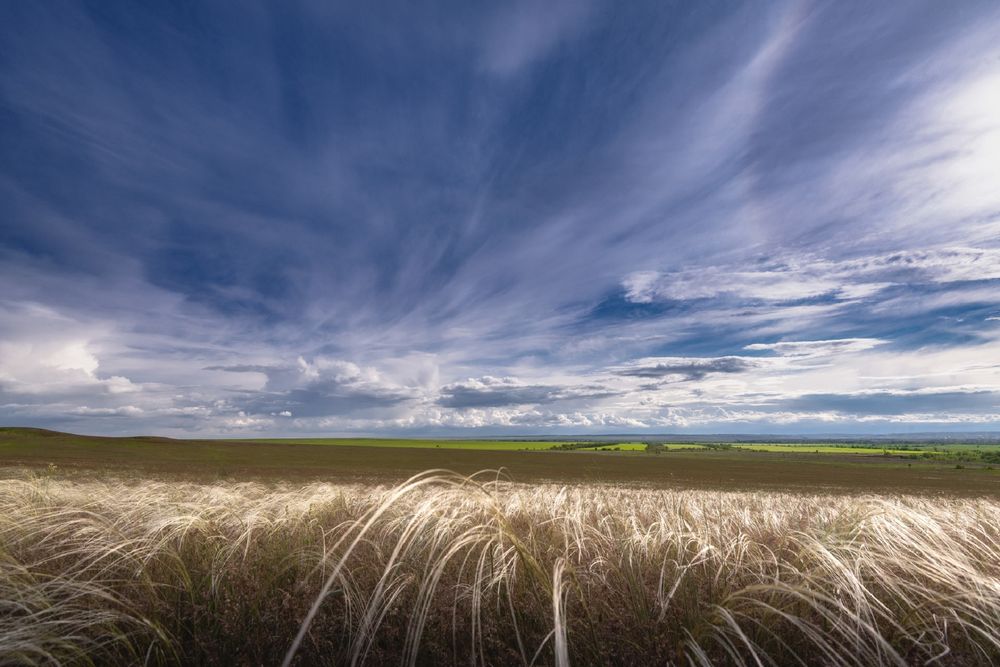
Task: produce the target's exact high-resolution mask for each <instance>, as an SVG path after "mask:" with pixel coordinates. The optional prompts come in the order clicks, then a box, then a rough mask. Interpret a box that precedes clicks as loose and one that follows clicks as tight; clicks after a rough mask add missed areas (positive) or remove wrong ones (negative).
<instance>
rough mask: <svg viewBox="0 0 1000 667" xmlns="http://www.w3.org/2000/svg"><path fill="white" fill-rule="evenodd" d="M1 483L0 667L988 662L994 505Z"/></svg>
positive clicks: (999, 520)
mask: <svg viewBox="0 0 1000 667" xmlns="http://www.w3.org/2000/svg"><path fill="white" fill-rule="evenodd" d="M495 480H496V477H495V475H493V476H486V475H483V476H480V477H479V478H477V479H475V480H473V479H468V478H463V477H459V476H456V475H451V474H448V473H436V474H427V475H422V476H419V477H417V478H414V479H412V480H410V481H409V482H408V483H406V484H403V485H400V486H398V487H374V486H364V485H340V486H334V485H326V484H310V485H307V486H282V485H259V484H236V483H227V484H217V485H199V484H190V483H166V482H156V481H143V480H131V481H130V480H110V479H109V480H104V481H86V480H76V481H71V480H62V479H55V478H53V479H46V478H25V479H9V480H2V481H0V664H7V663H13V664H20V663H40V664H49V663H54V662H65V661H70V662H84V663H86V662H88V661H89V662H92V663H94V664H109V663H111V664H133V663H137V662H149V663H154V664H174V663H184V664H191V663H200V664H279V663H281V662H282V661H285V662H286V663H288V664H349V663H366V664H383V663H390V664H396V663H400V662H403V663H406V664H418V663H419V664H442V663H444V664H449V663H462V664H468V663H475V664H512V663H513V664H532V663H534V664H568V663H571V662H572V663H576V664H630V663H631V664H662V663H678V664H695V665H698V664H712V663H721V664H747V665H758V664H760V665H786V664H823V665H829V664H834V665H859V666H860V665H876V664H896V665H907V664H923V663H926V662H934V661H935V660H940V661H943V662H946V663H951V664H991V663H994V662H997V661H998V660H1000V628H998V623H997V619H998V618H1000V502H997V501H995V500H986V499H980V500H976V499H963V500H959V499H945V498H930V497H913V496H897V497H877V496H820V495H815V496H811V495H796V494H784V493H729V492H706V491H657V490H648V489H644V490H638V489H629V488H614V487H607V486H579V487H558V486H519V485H513V484H509V483H505V482H497V481H495Z"/></svg>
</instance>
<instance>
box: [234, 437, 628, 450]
mask: <svg viewBox="0 0 1000 667" xmlns="http://www.w3.org/2000/svg"><path fill="white" fill-rule="evenodd" d="M234 442H260V443H265V444H286V445H331V446H340V447H391V448H395V449H474V450H482V451H498V452H519V451H542V450H546V449H555V448H557V447H558V446H559V445H560V444H561V443H560V442H557V441H552V440H442V439H438V440H434V439H425V438H406V439H391V438H254V439H251V440H246V439H244V440H237V441H234ZM572 444H574V445H577V446H579V447H582V448H587V449H594V450H606V451H645V449H646V445H645V444H643V443H638V442H622V443H619V442H616V443H601V442H587V443H572Z"/></svg>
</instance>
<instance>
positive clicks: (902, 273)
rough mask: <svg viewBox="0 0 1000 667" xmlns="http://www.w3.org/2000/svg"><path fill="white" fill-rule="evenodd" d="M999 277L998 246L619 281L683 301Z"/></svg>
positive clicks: (801, 260) (652, 297) (640, 293)
mask: <svg viewBox="0 0 1000 667" xmlns="http://www.w3.org/2000/svg"><path fill="white" fill-rule="evenodd" d="M991 280H1000V248H955V247H944V248H933V249H923V250H904V251H899V252H893V253H887V254H881V255H871V256H863V257H858V258H853V259H840V260H826V259H821V258H812V257H809V256H794V257H790V258H788V259H787V260H786V261H784V262H772V263H770V264H768V265H767V266H765V267H762V268H755V269H752V270H747V269H746V268H741V267H729V268H715V267H709V268H701V269H697V270H690V271H675V272H665V273H661V272H657V271H638V272H635V273H631V274H629V275H628V276H626V277H625V279H624V280H623V281H622V289H623V290H624V292H625V298H626V299H628V300H629V301H632V302H635V303H652V302H654V301H663V300H672V301H687V300H693V299H713V298H718V297H722V296H729V297H733V298H740V299H747V300H761V301H775V302H781V301H796V300H801V299H810V298H816V297H821V296H829V297H831V298H833V299H836V300H854V299H867V298H871V297H874V296H875V295H877V294H878V293H879V292H882V291H883V290H885V289H887V288H889V287H892V286H894V285H896V284H900V283H903V284H908V285H913V284H931V285H946V284H949V283H957V282H967V281H991Z"/></svg>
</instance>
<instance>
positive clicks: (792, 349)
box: [743, 338, 886, 357]
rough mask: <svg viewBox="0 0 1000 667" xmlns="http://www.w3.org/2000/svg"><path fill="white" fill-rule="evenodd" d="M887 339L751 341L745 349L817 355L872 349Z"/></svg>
mask: <svg viewBox="0 0 1000 667" xmlns="http://www.w3.org/2000/svg"><path fill="white" fill-rule="evenodd" d="M885 342H886V341H884V340H879V339H877V338H840V339H834V340H798V341H781V342H778V343H751V344H750V345H746V346H744V348H743V349H745V350H750V351H753V352H757V351H769V352H775V353H776V354H778V355H781V356H789V357H816V356H826V355H831V354H849V353H851V352H862V351H864V350H870V349H872V348H873V347H876V346H877V345H884V344H885Z"/></svg>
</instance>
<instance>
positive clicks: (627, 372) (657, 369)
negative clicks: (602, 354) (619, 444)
mask: <svg viewBox="0 0 1000 667" xmlns="http://www.w3.org/2000/svg"><path fill="white" fill-rule="evenodd" d="M760 366H761V361H760V360H758V359H754V358H750V357H737V356H727V357H707V358H699V357H647V358H645V359H639V360H636V361H634V362H632V363H630V364H629V365H627V366H623V367H620V368H617V369H614V372H615V373H616V374H617V375H622V376H626V377H639V378H669V377H672V376H677V377H678V378H679V379H682V380H700V379H702V378H704V377H705V376H706V375H709V374H712V373H745V372H747V371H749V370H751V369H754V368H759V367H760Z"/></svg>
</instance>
